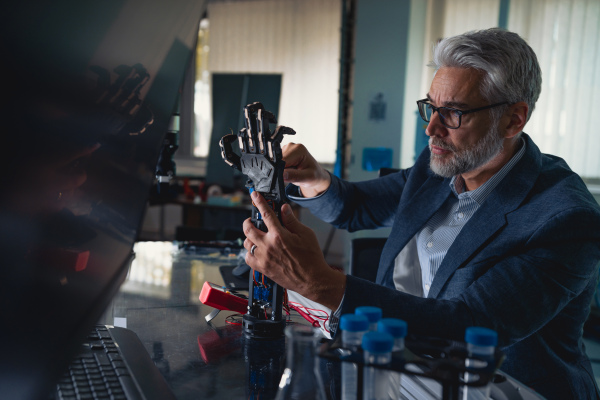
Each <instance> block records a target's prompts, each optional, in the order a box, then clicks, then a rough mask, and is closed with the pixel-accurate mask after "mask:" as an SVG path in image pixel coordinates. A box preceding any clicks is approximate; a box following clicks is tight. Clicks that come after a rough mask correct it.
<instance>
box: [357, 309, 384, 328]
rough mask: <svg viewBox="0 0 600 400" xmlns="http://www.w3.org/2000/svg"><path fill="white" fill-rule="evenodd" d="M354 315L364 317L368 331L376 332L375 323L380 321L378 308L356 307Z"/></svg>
mask: <svg viewBox="0 0 600 400" xmlns="http://www.w3.org/2000/svg"><path fill="white" fill-rule="evenodd" d="M354 313H355V314H356V315H364V316H365V317H367V319H368V320H369V330H370V331H376V330H377V322H379V320H380V319H381V314H382V313H381V308H379V307H371V306H363V307H356V310H354Z"/></svg>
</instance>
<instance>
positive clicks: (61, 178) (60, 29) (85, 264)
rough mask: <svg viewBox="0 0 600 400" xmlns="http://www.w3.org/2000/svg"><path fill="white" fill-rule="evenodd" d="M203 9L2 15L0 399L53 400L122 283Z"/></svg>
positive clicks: (172, 6)
mask: <svg viewBox="0 0 600 400" xmlns="http://www.w3.org/2000/svg"><path fill="white" fill-rule="evenodd" d="M204 10H205V1H202V0H177V1H158V0H154V1H147V0H107V1H64V0H57V1H35V0H34V1H28V2H18V1H13V2H10V4H5V5H3V10H2V13H1V16H0V31H1V34H0V54H1V57H0V72H1V74H0V76H1V77H2V79H1V81H0V82H1V83H0V88H1V89H0V93H1V94H0V110H1V111H0V113H1V114H0V115H1V116H2V118H1V121H2V125H1V126H2V138H3V146H2V147H3V149H2V154H3V155H2V166H3V179H2V189H1V190H2V192H1V193H0V204H1V206H0V250H1V252H0V254H1V257H2V262H1V269H0V270H1V271H2V275H1V277H0V338H1V340H0V397H2V398H7V399H13V400H15V399H16V400H19V399H45V398H48V397H49V394H50V393H52V391H53V390H54V388H55V387H56V384H57V383H58V382H59V381H60V379H61V377H62V376H64V373H65V371H67V370H68V366H69V365H70V363H71V362H72V361H73V359H74V357H75V356H76V355H77V354H78V353H80V352H81V349H82V345H84V344H85V343H89V341H90V339H89V335H90V332H91V331H93V330H94V329H95V324H96V322H97V321H98V320H99V318H100V317H101V316H102V314H103V312H104V310H105V309H106V307H107V306H108V305H109V304H110V302H111V298H112V297H113V296H114V295H115V294H116V293H117V292H118V289H119V286H120V285H121V284H122V283H123V281H124V279H125V277H126V275H127V271H128V267H129V264H130V262H131V259H132V256H133V254H132V248H133V244H134V242H135V240H136V238H137V235H138V231H139V229H140V227H141V224H142V219H143V216H144V212H145V207H146V203H147V199H148V196H149V193H150V191H151V188H152V187H153V186H154V185H155V168H156V165H157V160H158V156H159V153H160V149H161V146H162V144H163V140H164V137H165V134H166V132H167V130H168V126H169V121H170V120H171V117H172V115H173V114H174V112H175V111H176V104H177V100H178V97H179V91H180V88H181V84H182V80H183V76H184V72H185V70H186V67H187V66H188V65H189V60H190V56H191V55H192V54H193V51H194V49H195V41H196V39H197V32H198V24H199V21H200V18H201V16H202V14H203V12H204ZM110 329H112V328H110ZM115 331H118V332H116V334H117V336H120V337H121V339H123V336H128V334H127V333H124V331H122V330H118V329H117V330H115ZM115 340H118V338H117V339H115ZM123 340H127V338H125V339H123ZM132 342H135V340H132ZM123 352H125V350H124V351H123ZM136 385H137V386H139V384H136Z"/></svg>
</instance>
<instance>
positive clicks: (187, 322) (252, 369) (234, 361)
mask: <svg viewBox="0 0 600 400" xmlns="http://www.w3.org/2000/svg"><path fill="white" fill-rule="evenodd" d="M172 250H174V249H173V245H172V244H171V243H169V242H143V243H138V244H136V247H135V252H136V260H135V261H134V263H133V264H132V267H131V271H130V273H129V276H128V278H127V281H126V282H125V284H124V285H123V286H122V288H121V290H120V292H119V294H118V295H117V296H116V297H115V299H114V300H113V304H112V306H111V307H110V309H109V310H108V311H107V312H106V314H105V316H104V317H103V320H102V321H101V322H102V323H105V324H110V325H121V324H120V323H119V322H124V321H126V327H127V328H129V329H131V330H133V331H134V332H135V333H136V334H137V335H138V336H139V338H140V339H141V341H142V342H143V344H144V346H145V347H146V349H147V350H148V352H149V353H150V355H151V357H152V358H153V360H154V361H155V363H156V364H157V365H158V366H159V369H160V370H161V372H162V374H163V376H164V377H165V378H166V380H167V382H168V383H169V385H170V386H171V388H172V389H173V392H174V393H175V395H176V397H177V398H178V399H180V400H185V399H198V398H202V399H227V400H234V399H258V398H260V399H270V398H274V397H275V393H276V390H277V387H278V384H279V380H280V377H281V374H282V373H283V369H284V368H285V339H281V340H279V341H275V342H274V341H254V340H247V339H244V338H243V337H242V335H241V326H239V325H230V324H227V323H226V321H225V318H226V317H227V316H228V315H232V314H234V313H233V312H229V311H222V312H221V313H220V314H219V315H218V316H217V317H216V318H215V319H214V320H213V321H212V326H211V325H209V324H207V322H206V321H205V319H204V316H205V315H207V314H209V313H210V312H211V311H213V308H212V307H208V306H205V305H203V304H202V303H200V301H199V299H198V296H199V294H200V291H201V288H202V284H203V283H204V282H205V281H209V282H213V283H218V284H221V283H222V282H223V279H222V277H221V275H220V271H219V268H218V267H219V266H221V265H236V264H237V257H236V255H237V252H238V251H239V250H237V249H233V248H231V249H222V250H218V249H199V250H197V251H193V250H188V251H183V250H177V251H174V252H172ZM294 314H295V313H294ZM115 318H116V321H117V322H118V323H116V324H115V323H114V322H113V321H114V320H115ZM292 319H293V320H294V321H296V322H305V321H304V320H303V319H302V318H300V317H297V316H294V317H292ZM121 326H123V325H121Z"/></svg>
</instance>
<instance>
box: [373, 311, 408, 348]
mask: <svg viewBox="0 0 600 400" xmlns="http://www.w3.org/2000/svg"><path fill="white" fill-rule="evenodd" d="M377 331H378V332H385V333H389V334H390V335H392V337H393V338H394V347H393V348H392V351H402V350H404V338H405V337H406V334H407V332H408V325H407V324H406V322H405V321H403V320H401V319H398V318H384V319H381V320H379V322H377Z"/></svg>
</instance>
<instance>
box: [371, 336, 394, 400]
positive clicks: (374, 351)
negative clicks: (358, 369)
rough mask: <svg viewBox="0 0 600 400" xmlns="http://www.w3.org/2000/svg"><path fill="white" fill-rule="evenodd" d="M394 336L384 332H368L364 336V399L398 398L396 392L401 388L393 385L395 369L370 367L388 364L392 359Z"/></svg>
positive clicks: (386, 399)
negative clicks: (391, 377)
mask: <svg viewBox="0 0 600 400" xmlns="http://www.w3.org/2000/svg"><path fill="white" fill-rule="evenodd" d="M392 347H394V338H393V337H392V336H391V335H390V334H388V333H384V332H367V333H365V335H364V336H363V340H362V348H363V352H364V360H365V367H364V372H363V400H388V399H390V400H391V399H394V400H395V399H398V398H399V396H398V395H397V394H396V393H397V391H399V389H400V388H395V387H392V385H393V384H394V382H393V381H392V380H391V379H390V375H391V373H392V372H394V371H390V370H386V369H381V368H376V367H370V366H369V365H386V364H389V363H390V362H391V361H392Z"/></svg>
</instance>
